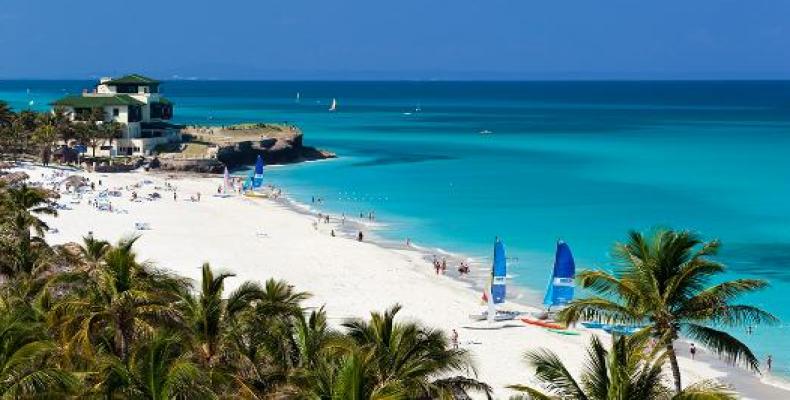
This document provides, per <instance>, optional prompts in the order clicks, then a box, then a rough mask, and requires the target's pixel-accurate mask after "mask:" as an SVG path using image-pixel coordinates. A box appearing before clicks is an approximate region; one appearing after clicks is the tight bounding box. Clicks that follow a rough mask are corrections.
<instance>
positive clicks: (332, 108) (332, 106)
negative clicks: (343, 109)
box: [329, 99, 337, 111]
mask: <svg viewBox="0 0 790 400" xmlns="http://www.w3.org/2000/svg"><path fill="white" fill-rule="evenodd" d="M336 110H337V100H336V99H332V105H331V106H329V111H336Z"/></svg>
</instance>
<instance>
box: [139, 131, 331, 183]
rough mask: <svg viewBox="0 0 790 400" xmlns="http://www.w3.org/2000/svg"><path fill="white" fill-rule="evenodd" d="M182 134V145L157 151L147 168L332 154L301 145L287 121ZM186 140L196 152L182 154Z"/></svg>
mask: <svg viewBox="0 0 790 400" xmlns="http://www.w3.org/2000/svg"><path fill="white" fill-rule="evenodd" d="M183 134H184V137H185V138H187V139H188V140H190V142H187V143H186V144H185V145H183V146H182V151H181V152H173V153H163V154H161V155H160V157H158V158H156V159H154V160H153V161H152V162H151V163H150V166H151V168H159V169H162V170H166V171H191V172H201V173H222V172H223V170H224V169H225V166H227V167H228V168H231V169H232V168H237V167H240V166H244V165H252V164H254V163H255V159H256V158H257V157H258V156H259V155H260V156H262V157H263V159H264V161H265V162H266V164H291V163H297V162H302V161H312V160H323V159H327V158H334V157H336V156H335V154H334V153H331V152H328V151H325V150H320V149H317V148H315V147H311V146H305V145H304V143H303V139H304V134H302V132H301V131H300V130H299V129H297V128H296V127H293V126H288V125H276V124H244V125H234V126H230V127H188V128H186V129H185V130H184V131H183ZM190 144H191V145H193V147H192V148H193V149H199V151H198V153H200V154H199V155H200V156H198V157H196V156H194V153H195V151H194V150H193V151H191V154H192V156H191V157H188V156H186V155H187V154H189V153H190V152H189V151H185V150H187V148H188V147H189V146H190ZM201 146H202V147H201ZM203 148H205V150H202V149H203Z"/></svg>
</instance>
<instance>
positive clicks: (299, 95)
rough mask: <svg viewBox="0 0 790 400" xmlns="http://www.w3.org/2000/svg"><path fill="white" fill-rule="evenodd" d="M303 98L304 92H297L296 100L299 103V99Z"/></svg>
mask: <svg viewBox="0 0 790 400" xmlns="http://www.w3.org/2000/svg"><path fill="white" fill-rule="evenodd" d="M301 99H302V93H300V92H296V102H297V103H298V102H299V100H301Z"/></svg>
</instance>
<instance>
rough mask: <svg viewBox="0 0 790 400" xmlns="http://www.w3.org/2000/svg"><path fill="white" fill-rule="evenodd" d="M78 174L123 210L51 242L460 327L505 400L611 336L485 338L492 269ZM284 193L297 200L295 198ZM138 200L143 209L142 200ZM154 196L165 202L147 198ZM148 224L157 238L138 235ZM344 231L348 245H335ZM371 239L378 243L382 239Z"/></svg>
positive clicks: (358, 312) (264, 208) (751, 392)
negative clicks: (550, 357)
mask: <svg viewBox="0 0 790 400" xmlns="http://www.w3.org/2000/svg"><path fill="white" fill-rule="evenodd" d="M19 169H20V170H22V171H24V172H26V173H27V174H28V175H29V176H30V180H31V181H37V180H41V179H43V177H44V176H45V175H51V173H52V169H48V168H42V167H33V166H23V167H21V168H19ZM74 173H76V174H78V175H81V176H84V177H86V178H88V179H89V180H90V182H92V183H94V184H95V185H98V183H99V181H101V185H100V186H97V187H96V190H97V191H98V190H101V189H118V191H119V192H120V193H121V195H120V196H119V197H111V198H110V201H111V203H112V209H113V211H112V212H110V211H99V210H97V209H96V208H95V207H93V206H92V205H90V204H88V203H89V201H88V199H89V198H90V196H91V195H90V194H85V195H84V196H83V197H82V199H81V200H80V201H79V203H76V202H74V203H72V200H71V197H70V196H69V195H66V196H63V197H61V198H60V199H59V201H58V202H59V203H61V204H65V205H68V207H69V208H71V209H64V210H60V211H59V216H58V217H55V218H51V217H47V218H46V219H47V222H48V223H49V224H50V227H51V228H54V231H53V232H52V233H49V234H48V235H47V239H48V241H49V242H50V243H52V244H63V243H67V242H74V241H76V242H79V241H81V237H82V236H84V235H86V234H88V232H93V234H94V235H95V236H96V237H99V238H103V239H107V240H110V241H113V242H114V241H117V240H119V239H121V238H124V237H128V236H130V235H140V239H139V240H138V241H137V244H136V249H137V251H138V254H139V256H140V258H142V259H145V260H150V261H152V262H155V263H156V265H157V266H158V267H160V268H165V269H168V270H171V271H173V272H175V273H178V274H181V275H184V276H186V277H189V278H192V279H196V280H197V279H199V277H200V267H201V265H202V264H203V263H205V262H208V263H210V264H211V265H212V266H213V267H214V268H217V269H221V270H226V271H230V272H233V273H234V274H236V277H235V278H233V279H230V280H229V281H227V289H228V290H233V289H235V288H236V287H237V286H238V285H239V284H241V283H242V282H244V281H245V280H257V281H261V282H262V281H265V280H266V279H269V278H275V279H284V280H286V281H288V282H289V283H290V284H292V285H294V286H295V287H296V288H297V289H298V290H302V291H307V292H309V293H311V294H312V297H311V298H310V299H309V300H308V301H307V305H308V307H324V308H325V310H326V311H327V314H328V316H329V319H330V321H332V323H333V324H334V325H336V326H337V325H339V323H341V322H342V321H343V320H345V319H347V318H356V317H362V318H365V317H367V316H368V313H369V312H370V311H373V310H377V311H380V310H384V309H385V308H387V307H390V306H391V305H393V304H396V303H398V304H401V305H402V306H403V310H402V312H401V314H399V317H400V318H403V319H411V320H418V321H420V322H422V323H424V324H426V325H428V326H431V327H435V328H437V329H442V330H445V331H447V332H448V333H449V332H450V331H451V330H452V329H456V330H457V331H458V333H459V342H460V345H461V347H463V348H465V349H468V350H469V351H470V352H471V354H472V356H473V359H474V361H475V365H476V368H477V374H478V375H477V377H478V379H480V380H482V381H484V382H486V383H488V384H490V385H491V386H492V387H493V388H494V394H495V398H498V399H506V398H508V396H509V395H511V394H513V392H512V391H510V390H509V389H507V388H506V386H507V385H511V384H529V385H536V382H537V381H536V380H534V379H533V378H531V375H532V371H530V370H529V368H528V367H527V366H526V364H525V363H524V362H523V360H522V354H523V353H524V352H525V351H527V350H532V349H537V348H548V349H551V350H553V351H555V352H556V353H557V354H558V355H559V356H560V358H562V360H563V361H565V362H566V365H569V366H570V367H571V372H572V373H577V372H578V371H579V370H580V369H581V368H582V360H583V358H584V351H583V348H584V346H585V345H586V343H587V342H588V339H589V335H591V334H600V335H602V336H605V337H607V338H608V335H606V334H603V333H600V332H599V331H598V332H591V331H586V330H584V329H579V331H580V332H581V335H579V336H564V335H558V334H555V333H551V332H549V331H547V330H544V329H542V328H539V327H535V326H528V325H526V324H523V323H521V322H520V321H517V320H516V321H511V322H509V323H507V324H499V325H498V326H500V327H501V329H485V328H487V327H488V326H487V325H486V324H485V323H479V322H473V321H471V320H470V319H469V315H470V314H475V313H479V312H480V311H481V310H482V309H483V308H484V307H483V305H482V304H481V301H480V292H479V290H478V289H477V287H478V286H479V284H480V282H476V280H479V279H483V278H482V277H483V275H484V274H482V273H481V271H479V270H478V271H474V272H475V274H473V275H472V277H468V278H466V279H456V278H455V277H456V276H457V273H456V268H457V265H456V264H451V265H450V266H449V267H448V271H447V274H446V275H437V274H435V272H434V270H433V268H432V265H431V263H430V262H429V261H428V260H427V259H426V253H425V252H421V251H417V250H415V249H406V248H395V247H393V246H381V245H379V244H377V243H372V242H369V241H367V240H366V241H362V242H359V241H357V240H356V238H355V237H354V236H353V235H352V234H351V233H350V232H348V231H349V230H348V229H346V230H343V229H341V227H339V226H338V224H339V222H338V220H337V219H338V217H339V216H337V215H333V216H332V217H333V220H332V222H331V223H329V224H325V223H318V224H317V225H316V224H314V222H315V221H316V218H315V217H314V216H311V215H310V214H309V213H305V212H297V211H295V210H294V208H293V207H292V206H289V205H287V204H285V203H284V202H282V201H273V200H269V199H260V198H249V197H243V196H239V195H231V196H228V197H220V196H215V195H214V194H216V193H217V188H218V186H220V185H221V184H222V179H221V178H219V177H202V176H197V175H168V174H164V173H146V172H133V173H125V174H94V173H84V172H74ZM66 174H67V175H69V174H72V172H67V173H66ZM166 184H169V185H172V186H174V187H175V188H176V191H175V193H176V194H177V199H175V200H174V198H173V192H172V191H166V190H163V188H164V187H165V186H166ZM282 189H283V191H284V193H285V195H286V196H287V194H288V188H287V187H284V188H282ZM132 191H136V192H137V194H138V198H141V199H142V200H138V201H131V200H130V198H131V192H132ZM154 192H157V193H159V194H160V195H161V198H159V199H157V200H146V199H145V198H146V197H147V196H148V195H149V194H151V193H154ZM198 193H200V200H199V201H192V200H191V199H190V198H191V197H197V194H198ZM136 224H145V225H147V226H148V227H149V228H150V229H145V230H137V229H135V225H136ZM316 227H317V228H316ZM332 229H334V230H335V231H336V233H337V236H335V237H333V236H331V235H330V231H331V230H332ZM363 229H364V228H363ZM365 233H366V238H367V237H370V236H373V235H368V234H367V232H365ZM476 268H477V267H476ZM508 308H509V309H512V310H518V311H535V310H533V309H530V308H529V307H527V306H526V305H520V304H517V303H516V302H510V303H508ZM677 348H678V349H679V355H680V366H681V370H682V373H683V379H684V384H689V383H693V382H695V381H698V380H701V379H720V380H721V381H722V382H725V383H728V384H731V385H733V386H734V388H735V389H736V390H737V391H738V392H739V393H741V395H742V396H743V397H744V398H748V399H779V398H788V397H790V391H785V390H783V389H780V388H778V387H777V386H775V385H769V384H767V383H765V381H770V380H772V379H771V378H762V380H761V378H760V377H758V376H756V375H754V374H752V373H750V372H748V371H746V370H743V369H740V368H736V367H732V366H729V365H726V364H725V363H724V362H720V361H719V360H717V359H716V357H715V355H711V354H708V353H706V351H705V350H704V349H701V351H700V352H699V353H698V355H697V359H696V360H695V361H692V360H691V359H690V358H689V356H688V346H687V345H686V344H685V343H678V344H677Z"/></svg>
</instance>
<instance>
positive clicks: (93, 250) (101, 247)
mask: <svg viewBox="0 0 790 400" xmlns="http://www.w3.org/2000/svg"><path fill="white" fill-rule="evenodd" d="M111 249H112V245H110V242H108V241H106V240H101V239H96V238H95V237H93V234H88V235H87V236H83V237H82V245H81V246H80V248H79V253H80V254H79V255H80V260H79V262H80V264H81V265H82V267H83V268H85V269H87V270H88V271H93V270H95V269H96V268H98V267H99V264H100V263H101V261H102V260H103V259H104V256H105V255H107V252H108V251H110V250H111Z"/></svg>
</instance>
